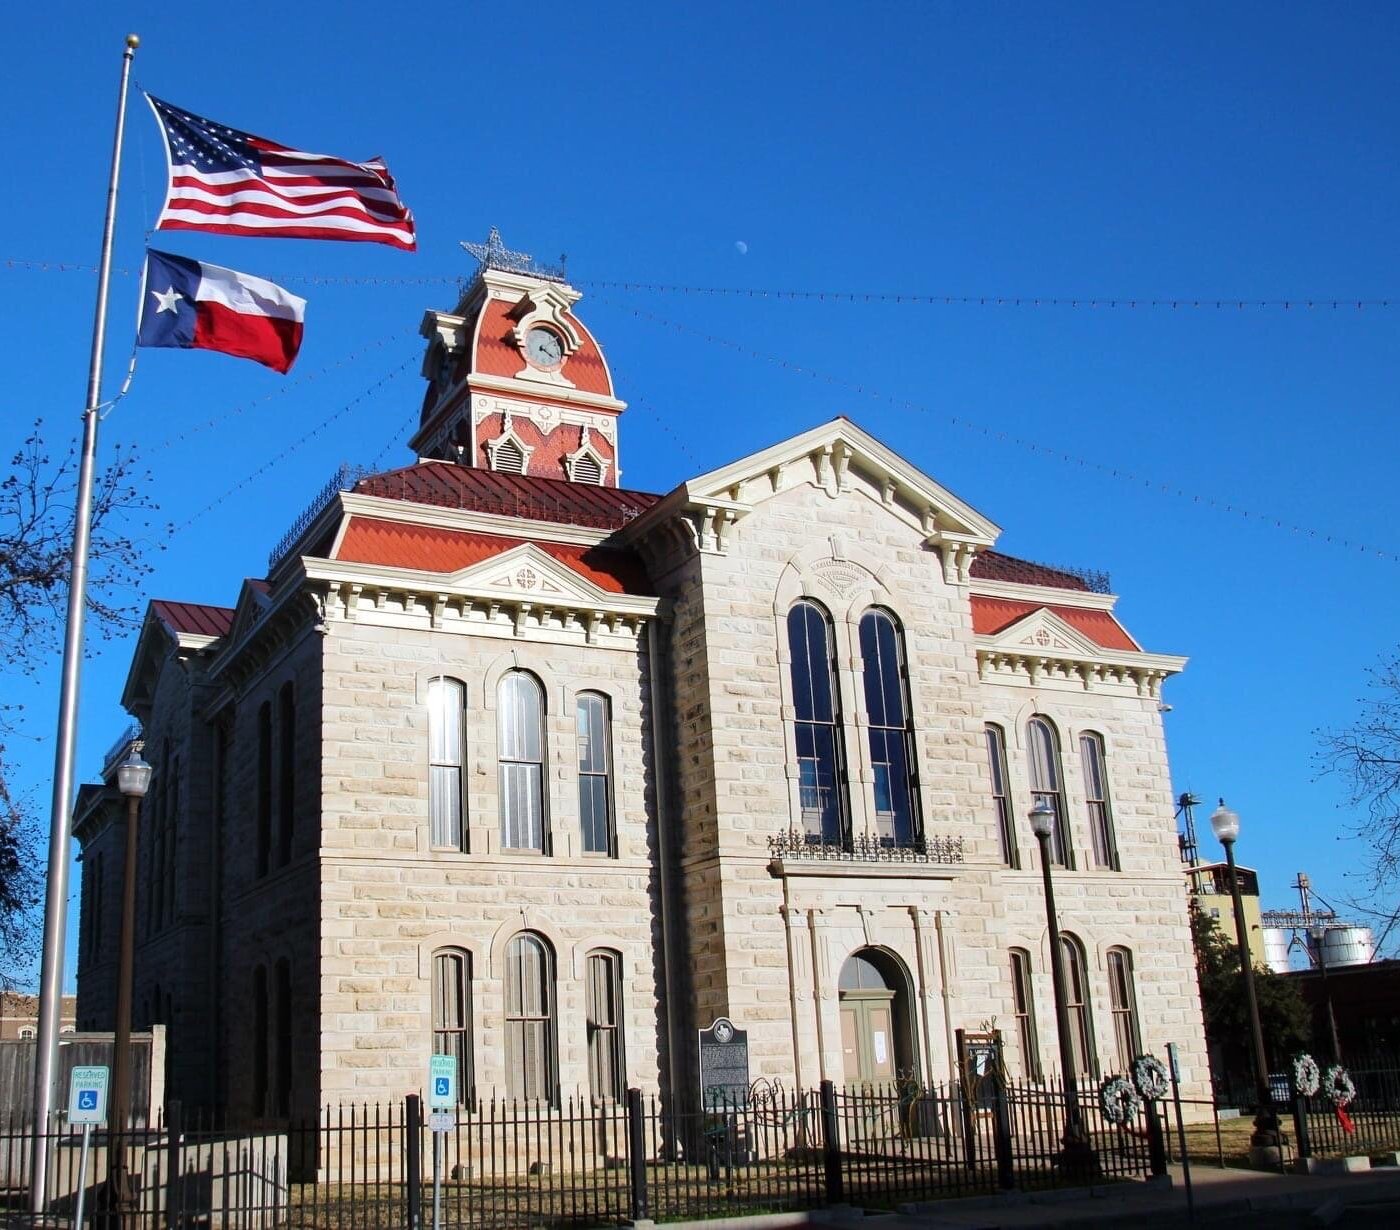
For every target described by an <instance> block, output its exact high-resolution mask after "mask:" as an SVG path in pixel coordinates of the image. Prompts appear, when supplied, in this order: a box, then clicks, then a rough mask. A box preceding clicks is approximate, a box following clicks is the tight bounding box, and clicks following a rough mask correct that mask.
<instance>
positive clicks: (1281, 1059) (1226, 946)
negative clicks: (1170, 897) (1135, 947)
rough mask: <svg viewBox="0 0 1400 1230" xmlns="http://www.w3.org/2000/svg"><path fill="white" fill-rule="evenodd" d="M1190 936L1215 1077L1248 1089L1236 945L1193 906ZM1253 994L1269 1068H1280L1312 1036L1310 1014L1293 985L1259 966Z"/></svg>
mask: <svg viewBox="0 0 1400 1230" xmlns="http://www.w3.org/2000/svg"><path fill="white" fill-rule="evenodd" d="M1191 938H1192V940H1193V941H1194V942H1195V945H1196V975H1197V978H1198V979H1199V980H1200V986H1201V1010H1202V1012H1203V1013H1204V1014H1205V1024H1206V1039H1207V1040H1208V1041H1209V1042H1210V1048H1211V1054H1212V1057H1213V1058H1215V1059H1218V1060H1219V1070H1217V1071H1215V1072H1214V1075H1215V1076H1216V1078H1217V1080H1224V1081H1225V1082H1226V1083H1227V1084H1231V1085H1234V1086H1236V1087H1238V1086H1239V1085H1241V1084H1243V1085H1245V1086H1246V1087H1248V1086H1249V1084H1250V1083H1251V1078H1250V1074H1251V1073H1252V1072H1253V1058H1252V1056H1251V1053H1250V1032H1251V1031H1250V1023H1249V1006H1248V1004H1247V1003H1246V1001H1245V994H1244V978H1243V975H1242V973H1241V970H1240V950H1239V946H1238V945H1237V944H1236V943H1235V941H1234V939H1233V938H1231V937H1228V936H1226V935H1225V934H1224V932H1222V931H1221V929H1220V925H1219V924H1218V923H1217V922H1216V921H1215V919H1213V918H1210V917H1208V916H1207V915H1206V914H1205V913H1204V912H1203V911H1202V910H1200V909H1196V908H1193V909H1192V910H1191ZM1254 994H1255V997H1256V999H1257V1000H1258V1001H1259V1025H1260V1028H1261V1030H1262V1031H1263V1034H1264V1051H1265V1054H1266V1056H1267V1059H1268V1062H1269V1063H1270V1065H1271V1070H1272V1071H1275V1072H1277V1071H1283V1070H1284V1063H1285V1061H1286V1060H1288V1059H1289V1058H1290V1057H1291V1056H1292V1055H1293V1054H1294V1053H1295V1052H1297V1051H1299V1050H1301V1049H1303V1048H1304V1047H1305V1046H1306V1045H1307V1043H1308V1040H1309V1038H1310V1037H1311V1035H1312V1016H1311V1013H1310V1012H1309V1010H1308V1006H1307V1004H1306V1003H1305V1002H1304V1001H1303V997H1302V995H1301V994H1300V993H1299V991H1298V988H1297V986H1296V984H1294V983H1292V982H1290V981H1289V980H1288V979H1286V978H1281V977H1279V975H1277V974H1275V973H1274V972H1273V971H1272V970H1270V969H1266V968H1264V967H1263V966H1260V965H1255V966H1254ZM1212 1066H1213V1067H1214V1065H1212Z"/></svg>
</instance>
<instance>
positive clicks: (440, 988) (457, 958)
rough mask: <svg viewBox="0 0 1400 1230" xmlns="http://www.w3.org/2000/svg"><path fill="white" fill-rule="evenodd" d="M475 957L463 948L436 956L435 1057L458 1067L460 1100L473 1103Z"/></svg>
mask: <svg viewBox="0 0 1400 1230" xmlns="http://www.w3.org/2000/svg"><path fill="white" fill-rule="evenodd" d="M471 1003H472V1001H471V957H470V955H469V954H467V953H466V952H464V951H463V950H462V949H460V948H441V949H439V950H438V951H437V952H435V953H433V1054H434V1055H451V1056H452V1058H453V1061H454V1062H455V1063H456V1065H457V1100H458V1101H459V1102H461V1103H463V1104H465V1105H470V1104H471V1101H472V1087H473V1077H472V1012H471Z"/></svg>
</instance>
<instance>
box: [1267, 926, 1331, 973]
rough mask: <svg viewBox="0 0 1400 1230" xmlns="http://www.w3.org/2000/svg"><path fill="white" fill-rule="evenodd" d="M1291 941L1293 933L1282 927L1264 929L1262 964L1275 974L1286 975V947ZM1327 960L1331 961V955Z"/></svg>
mask: <svg viewBox="0 0 1400 1230" xmlns="http://www.w3.org/2000/svg"><path fill="white" fill-rule="evenodd" d="M1292 940H1293V933H1292V932H1291V931H1287V930H1285V929H1284V928H1283V927H1265V928H1264V964H1265V965H1267V966H1268V967H1269V968H1270V969H1271V970H1273V971H1274V973H1276V974H1286V973H1288V971H1289V969H1290V968H1291V967H1290V965H1289V964H1288V946H1289V944H1290V943H1291V942H1292ZM1327 959H1328V960H1329V961H1330V960H1331V959H1332V954H1331V953H1330V952H1329V953H1328V954H1327Z"/></svg>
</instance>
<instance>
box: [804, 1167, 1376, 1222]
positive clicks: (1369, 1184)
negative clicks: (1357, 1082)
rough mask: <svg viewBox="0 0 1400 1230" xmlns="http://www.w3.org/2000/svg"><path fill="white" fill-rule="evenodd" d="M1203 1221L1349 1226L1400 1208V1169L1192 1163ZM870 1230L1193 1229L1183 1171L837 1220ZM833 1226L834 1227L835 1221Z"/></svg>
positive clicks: (1198, 1217)
mask: <svg viewBox="0 0 1400 1230" xmlns="http://www.w3.org/2000/svg"><path fill="white" fill-rule="evenodd" d="M1191 1179H1192V1185H1193V1190H1194V1198H1195V1209H1196V1220H1197V1221H1198V1222H1200V1223H1201V1224H1204V1225H1230V1224H1232V1223H1237V1224H1240V1225H1248V1224H1251V1223H1253V1222H1258V1221H1260V1220H1262V1218H1263V1217H1265V1216H1267V1217H1268V1220H1269V1225H1270V1227H1271V1230H1276V1228H1278V1227H1289V1226H1295V1225H1296V1226H1306V1225H1327V1224H1337V1225H1344V1224H1346V1221H1345V1220H1344V1219H1345V1217H1346V1213H1345V1211H1346V1210H1347V1209H1349V1208H1357V1209H1359V1208H1360V1207H1361V1206H1380V1207H1385V1206H1392V1205H1393V1206H1395V1207H1396V1208H1397V1209H1400V1169H1384V1170H1371V1171H1361V1172H1358V1173H1355V1174H1339V1175H1327V1176H1323V1175H1293V1174H1288V1175H1282V1174H1269V1173H1264V1172H1261V1171H1255V1170H1229V1169H1225V1170H1221V1169H1217V1168H1215V1167H1209V1168H1208V1167H1202V1166H1193V1167H1192V1169H1191ZM831 1220H832V1221H833V1222H836V1223H837V1224H839V1225H842V1226H846V1225H849V1226H850V1227H852V1228H854V1227H856V1226H863V1227H865V1230H939V1228H940V1227H948V1228H949V1230H952V1228H953V1227H957V1228H959V1230H971V1228H974V1227H975V1228H976V1230H996V1228H999V1227H1013V1226H1092V1225H1122V1224H1126V1223H1132V1225H1133V1226H1134V1228H1135V1230H1147V1228H1148V1227H1151V1228H1152V1230H1157V1228H1158V1227H1162V1228H1165V1227H1174V1226H1186V1225H1188V1224H1190V1222H1189V1218H1188V1207H1187V1200H1186V1189H1185V1187H1184V1185H1183V1183H1182V1174H1181V1167H1180V1166H1173V1167H1171V1184H1170V1186H1168V1185H1167V1184H1166V1183H1165V1182H1161V1181H1158V1182H1155V1183H1153V1182H1147V1183H1131V1184H1127V1183H1119V1184H1112V1185H1109V1186H1103V1187H1094V1188H1087V1189H1086V1188H1072V1189H1065V1190H1059V1191H1049V1192H1033V1193H1009V1194H1007V1195H1005V1196H983V1197H975V1198H971V1199H967V1200H942V1201H929V1202H926V1203H922V1204H911V1205H905V1206H903V1208H902V1210H901V1211H900V1212H899V1213H894V1214H886V1215H877V1216H872V1217H852V1218H850V1219H849V1221H847V1220H846V1219H841V1218H839V1217H837V1218H832V1219H831ZM828 1224H830V1223H828ZM1369 1224H1371V1225H1388V1224H1393V1225H1400V1216H1397V1218H1396V1220H1394V1221H1392V1220H1390V1216H1389V1214H1388V1213H1386V1214H1379V1213H1377V1214H1376V1215H1374V1216H1372V1217H1371V1218H1370V1220H1369Z"/></svg>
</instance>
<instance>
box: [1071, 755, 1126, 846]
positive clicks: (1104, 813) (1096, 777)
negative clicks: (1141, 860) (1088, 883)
mask: <svg viewBox="0 0 1400 1230" xmlns="http://www.w3.org/2000/svg"><path fill="white" fill-rule="evenodd" d="M1079 761H1080V764H1082V765H1083V766H1084V798H1085V801H1086V802H1087V804H1088V808H1089V836H1090V839H1091V840H1092V841H1093V843H1094V865H1095V866H1097V867H1110V868H1112V869H1113V870H1114V871H1119V870H1121V867H1120V866H1119V863H1118V843H1117V842H1116V841H1115V840H1114V839H1113V812H1112V810H1111V809H1110V807H1109V804H1108V761H1107V758H1106V757H1105V755H1104V748H1103V736H1102V735H1097V734H1094V733H1093V732H1092V731H1090V732H1089V733H1087V734H1083V735H1080V736H1079Z"/></svg>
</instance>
